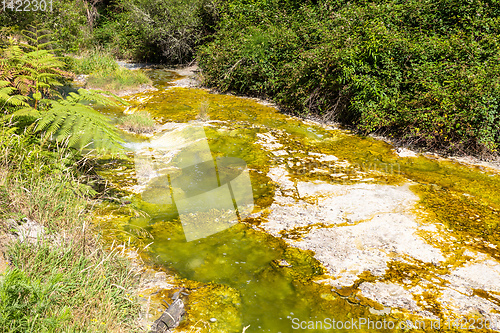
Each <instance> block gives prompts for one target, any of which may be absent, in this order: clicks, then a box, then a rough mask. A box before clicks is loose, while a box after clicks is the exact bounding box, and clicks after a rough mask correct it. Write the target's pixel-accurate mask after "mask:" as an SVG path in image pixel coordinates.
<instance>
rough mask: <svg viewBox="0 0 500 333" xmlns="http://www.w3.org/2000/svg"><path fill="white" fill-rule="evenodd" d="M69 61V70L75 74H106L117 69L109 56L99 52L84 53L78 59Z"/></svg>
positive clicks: (113, 60)
mask: <svg viewBox="0 0 500 333" xmlns="http://www.w3.org/2000/svg"><path fill="white" fill-rule="evenodd" d="M70 61H71V65H70V69H71V71H72V72H74V73H75V74H92V73H105V74H108V73H111V72H113V71H115V70H117V69H118V67H119V66H118V64H117V62H116V60H115V59H114V58H113V57H112V56H111V55H110V54H108V53H106V52H103V51H99V50H93V51H87V52H84V53H82V54H81V56H80V57H78V58H70Z"/></svg>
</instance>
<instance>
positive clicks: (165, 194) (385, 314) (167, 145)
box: [95, 69, 500, 333]
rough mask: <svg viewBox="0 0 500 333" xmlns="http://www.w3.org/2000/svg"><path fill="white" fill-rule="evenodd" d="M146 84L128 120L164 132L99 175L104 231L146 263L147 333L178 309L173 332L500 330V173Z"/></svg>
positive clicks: (114, 114)
mask: <svg viewBox="0 0 500 333" xmlns="http://www.w3.org/2000/svg"><path fill="white" fill-rule="evenodd" d="M146 72H147V73H148V74H149V75H150V76H151V78H152V79H153V82H154V83H155V86H156V88H158V90H156V91H148V92H142V93H139V94H135V95H132V96H129V97H127V100H128V101H129V102H130V104H131V106H129V107H128V108H127V109H126V110H125V113H133V112H139V111H147V112H149V113H150V114H151V115H152V116H153V117H154V118H155V120H156V121H157V122H158V123H159V124H160V125H159V128H158V130H157V131H156V134H154V135H153V136H150V137H145V136H140V135H127V136H126V140H127V143H126V147H127V149H128V151H129V152H128V153H127V157H126V158H122V159H102V160H101V164H100V173H101V175H102V176H103V177H105V178H106V179H107V180H108V181H109V182H110V184H111V186H112V187H113V188H114V191H115V194H116V197H117V198H118V200H116V201H117V202H106V203H103V204H102V205H101V207H99V208H98V209H97V210H96V219H95V220H96V223H98V224H99V225H100V226H101V227H102V229H103V233H104V237H105V238H106V239H107V241H109V243H110V244H112V243H113V244H115V245H116V244H123V246H124V248H123V249H125V245H126V248H127V253H128V254H129V256H131V257H134V258H135V260H140V261H141V262H145V264H144V265H145V267H146V268H144V269H143V277H142V278H143V280H144V281H146V282H144V283H143V290H142V291H140V292H139V297H141V299H142V300H143V303H144V306H145V307H146V310H145V311H146V313H145V315H144V316H145V317H144V320H145V322H148V323H149V324H151V323H152V322H153V321H154V320H155V319H156V318H158V317H159V316H160V315H161V313H162V312H163V310H164V309H165V307H166V306H167V304H170V303H171V302H172V297H180V298H181V299H182V300H183V301H184V303H185V305H186V314H185V316H184V319H183V320H182V321H181V324H180V326H179V327H178V328H176V329H175V332H242V331H243V330H244V328H245V327H247V328H246V332H247V333H250V332H273V333H276V332H282V333H287V332H295V331H298V332H324V331H325V330H326V331H328V329H329V327H330V328H338V329H339V331H344V330H345V331H348V330H350V329H352V328H354V329H356V328H357V329H358V330H359V331H372V330H375V331H380V332H394V331H405V330H407V329H408V328H414V329H415V331H433V330H436V328H437V327H438V326H437V325H439V328H440V329H441V330H442V331H461V330H465V329H474V330H476V331H477V330H479V331H491V330H497V331H498V330H500V251H499V249H498V245H499V243H500V238H499V236H500V226H499V225H498V223H499V220H500V219H499V208H500V178H499V177H498V172H497V171H496V170H495V169H493V168H488V167H485V166H472V165H465V164H460V163H458V162H455V161H452V160H447V159H443V158H439V157H437V156H434V155H430V154H428V155H426V156H423V155H417V154H413V153H411V152H409V151H406V150H402V151H401V150H400V151H399V153H398V151H396V150H395V149H394V148H393V147H392V146H390V145H388V144H387V143H384V142H383V141H379V140H375V139H373V138H367V137H360V136H354V135H352V134H350V133H349V132H347V131H343V130H339V129H337V128H333V127H330V126H326V125H322V124H319V123H315V122H312V121H306V120H300V119H298V118H294V117H289V116H286V115H283V114H281V113H279V112H278V111H277V110H276V109H275V108H273V107H272V106H269V105H264V104H262V103H259V102H258V101H256V100H253V99H248V98H240V97H235V96H229V95H219V94H212V93H210V92H208V91H206V90H203V89H198V88H190V87H182V86H183V85H185V82H186V79H185V78H184V79H182V78H180V77H179V76H178V75H176V74H175V73H173V72H170V71H166V70H158V69H156V70H146ZM179 79H181V80H180V81H179ZM175 80H178V81H175ZM188 80H189V78H188ZM176 82H177V83H176ZM101 111H102V112H103V113H104V114H107V115H108V116H110V117H111V118H113V119H117V118H119V117H122V116H123V115H124V110H123V109H105V110H101ZM329 325H330V326H329ZM369 325H372V326H369ZM412 325H413V326H412ZM320 326H321V327H320Z"/></svg>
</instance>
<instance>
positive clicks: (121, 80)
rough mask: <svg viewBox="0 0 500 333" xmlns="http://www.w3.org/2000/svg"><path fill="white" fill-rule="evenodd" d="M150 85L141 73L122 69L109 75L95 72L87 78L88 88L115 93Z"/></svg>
mask: <svg viewBox="0 0 500 333" xmlns="http://www.w3.org/2000/svg"><path fill="white" fill-rule="evenodd" d="M150 83H151V80H150V79H149V78H148V76H147V75H146V74H144V73H143V72H142V71H140V70H129V69H126V68H123V67H118V68H117V69H116V70H114V71H113V72H110V73H106V72H96V73H94V74H92V75H90V76H89V77H88V78H87V85H88V86H89V87H92V88H98V89H103V90H108V91H116V92H118V91H120V90H123V89H128V88H137V87H139V86H141V85H143V84H150Z"/></svg>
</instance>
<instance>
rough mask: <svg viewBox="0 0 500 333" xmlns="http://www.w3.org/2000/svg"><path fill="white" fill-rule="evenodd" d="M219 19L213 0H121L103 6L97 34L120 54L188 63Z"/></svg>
mask: <svg viewBox="0 0 500 333" xmlns="http://www.w3.org/2000/svg"><path fill="white" fill-rule="evenodd" d="M216 20H217V6H216V3H215V2H214V1H213V0H195V1H186V0H175V1H164V0H119V1H117V2H116V3H115V4H114V5H110V6H107V7H106V8H103V9H102V11H101V16H100V18H99V20H98V21H97V26H96V28H95V30H94V36H95V38H96V40H97V41H98V42H99V43H100V44H102V45H105V46H106V47H107V48H109V50H110V51H111V52H113V53H114V54H115V55H116V56H119V57H125V58H133V59H142V60H148V61H155V62H163V63H171V64H172V63H173V64H175V63H187V62H189V61H191V60H192V59H193V56H194V53H195V48H196V46H198V45H199V44H200V43H201V42H202V40H203V39H204V38H205V37H206V36H207V35H209V34H210V33H211V32H212V31H213V27H214V25H215V21H216Z"/></svg>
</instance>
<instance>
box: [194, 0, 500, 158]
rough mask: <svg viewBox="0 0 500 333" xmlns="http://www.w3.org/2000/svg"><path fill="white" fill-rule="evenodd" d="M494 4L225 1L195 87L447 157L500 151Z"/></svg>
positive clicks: (482, 0)
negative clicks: (263, 101)
mask: <svg viewBox="0 0 500 333" xmlns="http://www.w3.org/2000/svg"><path fill="white" fill-rule="evenodd" d="M499 13H500V3H498V1H493V0H492V1H490V0H474V1H469V2H463V1H458V0H439V1H430V0H426V1H416V0H411V1H400V0H393V1H388V2H387V1H386V2H380V1H361V0H360V1H349V2H348V1H342V0H338V1H320V2H317V3H316V4H313V3H312V2H311V3H308V2H303V3H285V2H281V1H276V0H275V1H245V0H234V1H229V2H227V3H226V5H225V6H224V8H223V12H222V19H221V22H220V25H219V28H220V30H219V31H218V32H217V33H216V35H215V39H214V41H213V42H211V43H209V44H208V45H206V46H204V47H202V48H201V50H200V53H199V61H200V66H201V67H202V69H203V71H204V72H203V73H204V80H205V83H206V84H208V85H211V86H216V87H217V88H219V89H220V90H223V91H225V90H235V91H237V92H240V93H245V94H252V95H257V96H267V97H270V98H273V99H274V100H275V101H276V102H278V103H279V104H280V105H281V106H282V107H284V108H286V109H289V110H292V111H294V112H299V113H302V114H304V113H309V112H313V113H317V114H320V115H322V116H323V117H324V118H326V119H334V120H337V121H341V122H343V123H346V124H350V125H353V126H355V127H356V128H357V129H359V130H360V131H362V132H364V133H370V132H378V133H390V134H391V135H395V136H397V137H398V138H399V139H401V140H404V141H407V142H409V143H413V144H415V145H419V146H423V147H427V148H429V147H430V148H437V149H446V150H448V151H450V152H457V151H468V152H471V151H473V152H488V151H489V152H492V151H495V150H496V149H497V148H498V145H499V143H500V128H499V124H500V113H499V111H500V110H499V104H498V96H500V77H499V76H498V74H496V73H498V72H499V70H500V47H499V45H500V38H499V37H500V35H499V33H500V29H499V27H500V18H499V17H500V16H499Z"/></svg>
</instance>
